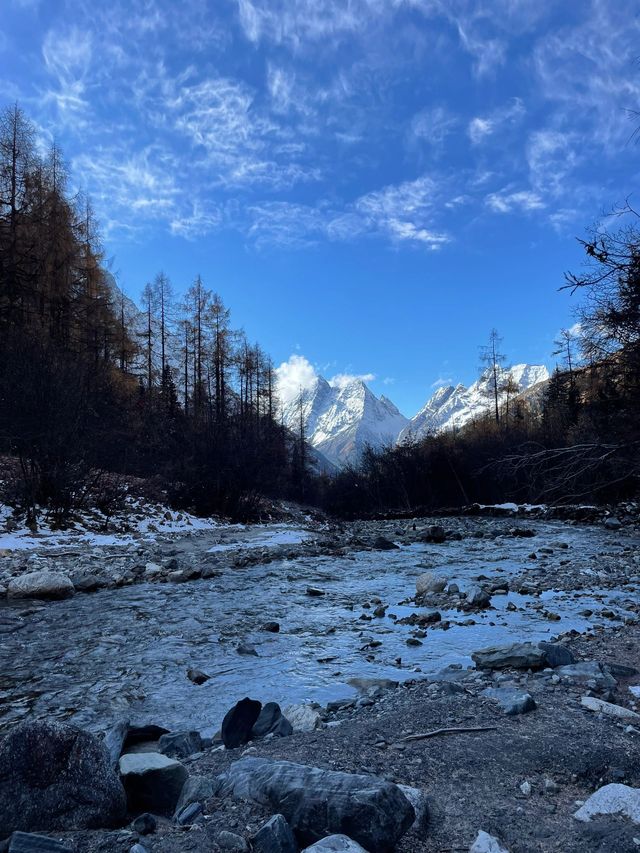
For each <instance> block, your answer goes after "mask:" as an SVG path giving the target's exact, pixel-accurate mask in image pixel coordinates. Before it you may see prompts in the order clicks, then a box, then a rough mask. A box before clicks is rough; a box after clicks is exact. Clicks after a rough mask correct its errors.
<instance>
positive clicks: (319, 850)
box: [302, 835, 367, 853]
mask: <svg viewBox="0 0 640 853" xmlns="http://www.w3.org/2000/svg"><path fill="white" fill-rule="evenodd" d="M302 853H367V851H366V850H365V849H364V847H361V846H360V845H359V844H358V842H357V841H353V839H351V838H349V837H348V836H347V835H328V836H327V837H326V838H323V839H321V840H320V841H317V842H316V843H315V844H312V845H311V847H305V849H304V850H303V851H302Z"/></svg>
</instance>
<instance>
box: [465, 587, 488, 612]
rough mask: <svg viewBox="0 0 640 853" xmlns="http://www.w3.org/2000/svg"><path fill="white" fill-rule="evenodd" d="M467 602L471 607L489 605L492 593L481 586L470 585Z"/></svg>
mask: <svg viewBox="0 0 640 853" xmlns="http://www.w3.org/2000/svg"><path fill="white" fill-rule="evenodd" d="M465 603H466V605H467V606H469V607H480V608H484V607H488V606H489V605H490V604H491V594H490V593H489V592H487V590H486V589H483V588H482V587H481V586H470V587H469V589H468V590H467V597H466V599H465Z"/></svg>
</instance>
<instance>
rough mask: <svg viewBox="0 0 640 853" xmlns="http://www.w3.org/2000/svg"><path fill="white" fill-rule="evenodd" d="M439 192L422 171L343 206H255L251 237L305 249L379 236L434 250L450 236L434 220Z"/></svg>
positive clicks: (262, 243)
mask: <svg viewBox="0 0 640 853" xmlns="http://www.w3.org/2000/svg"><path fill="white" fill-rule="evenodd" d="M440 195H441V190H440V189H439V187H438V184H437V182H436V181H435V180H434V179H432V178H430V177H428V176H423V177H421V178H418V179H416V180H415V181H406V182H404V183H401V184H397V185H389V186H386V187H383V188H382V189H381V190H374V191H372V192H369V193H365V194H364V195H362V196H360V197H359V198H357V199H356V200H355V201H354V202H352V203H350V204H347V205H345V206H344V207H343V209H342V210H340V209H338V208H336V207H335V206H334V205H332V204H330V202H328V201H324V202H320V203H319V204H318V205H316V206H311V205H301V204H295V203H289V202H270V203H266V204H262V205H253V206H251V207H250V209H249V214H250V216H251V225H250V226H249V229H248V236H249V237H250V238H251V239H252V241H253V242H254V243H255V244H256V245H258V246H259V247H264V246H268V245H276V246H281V247H282V246H286V247H289V248H301V247H305V246H310V245H313V244H314V243H316V242H317V241H318V240H319V239H320V238H325V239H329V240H333V241H341V242H342V241H351V240H357V239H360V238H364V237H380V238H384V239H385V240H387V241H389V242H391V243H393V244H396V245H399V244H406V245H411V244H413V245H417V246H422V247H424V248H427V249H430V250H436V249H439V248H441V247H442V246H444V245H445V244H447V243H449V242H450V241H451V239H452V238H451V236H450V235H449V234H447V233H446V232H445V231H443V230H440V229H438V228H437V227H436V225H435V220H436V219H437V215H438V205H439V202H440Z"/></svg>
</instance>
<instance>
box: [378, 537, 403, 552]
mask: <svg viewBox="0 0 640 853" xmlns="http://www.w3.org/2000/svg"><path fill="white" fill-rule="evenodd" d="M373 547H374V548H375V549H376V550H377V551H395V550H396V549H397V548H399V547H400V546H399V545H396V543H395V542H392V541H391V540H390V539H386V538H385V537H384V536H378V537H376V539H375V540H374V542H373Z"/></svg>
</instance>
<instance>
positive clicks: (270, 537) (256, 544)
mask: <svg viewBox="0 0 640 853" xmlns="http://www.w3.org/2000/svg"><path fill="white" fill-rule="evenodd" d="M310 537H311V534H310V533H308V532H307V531H306V530H300V529H299V528H296V527H281V528H280V529H278V530H273V529H271V530H270V531H268V532H266V531H265V532H262V531H260V532H259V533H258V535H257V536H255V537H254V538H251V539H246V540H243V541H235V542H223V543H220V544H218V545H213V546H212V547H211V548H209V553H210V554H211V553H216V552H218V551H231V550H233V549H234V548H269V547H275V546H276V545H300V544H301V543H302V542H306V540H307V539H309V538H310Z"/></svg>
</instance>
